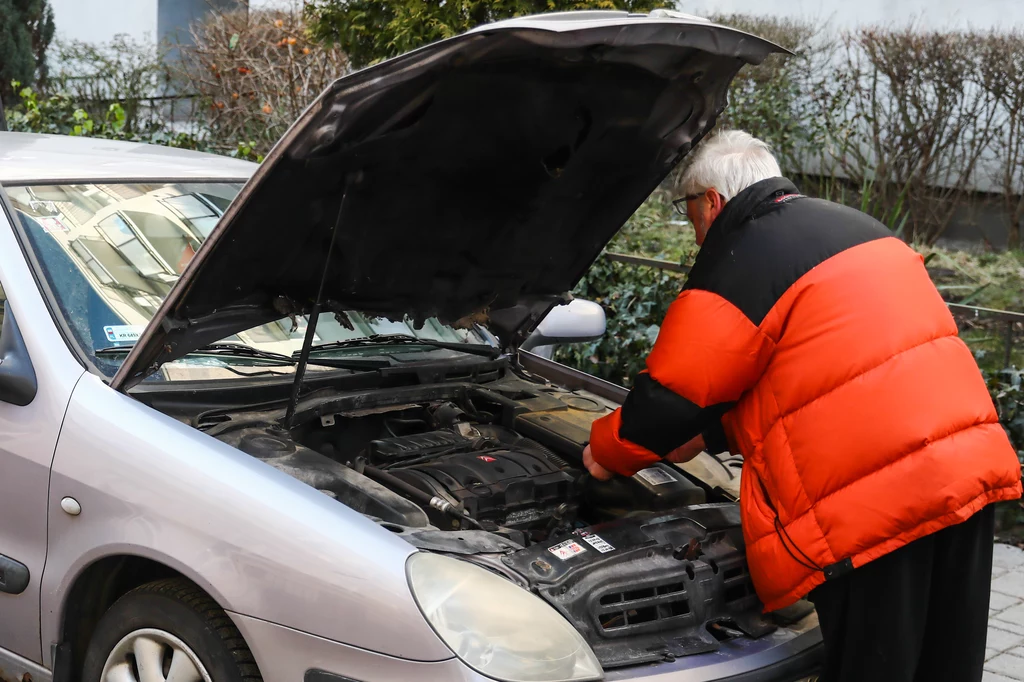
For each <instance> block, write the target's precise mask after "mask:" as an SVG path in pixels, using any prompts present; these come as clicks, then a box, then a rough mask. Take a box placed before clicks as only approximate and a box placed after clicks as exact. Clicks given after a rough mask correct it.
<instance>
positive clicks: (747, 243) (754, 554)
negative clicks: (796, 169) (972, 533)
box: [590, 178, 1021, 611]
mask: <svg viewBox="0 0 1024 682" xmlns="http://www.w3.org/2000/svg"><path fill="white" fill-rule="evenodd" d="M701 433H704V434H705V442H706V443H708V450H709V451H721V450H724V449H727V448H728V449H730V450H731V451H733V452H739V453H742V454H743V455H744V467H743V476H742V484H741V492H740V506H741V510H742V518H743V531H744V537H745V539H746V546H747V547H746V549H747V560H748V563H749V566H750V573H751V576H752V578H753V581H754V586H755V587H756V589H757V592H758V596H759V597H760V598H761V601H762V602H763V603H764V605H765V610H766V611H772V610H775V609H779V608H782V607H784V606H787V605H789V604H791V603H793V602H794V601H796V600H797V599H799V598H801V597H803V596H804V595H806V594H807V593H808V592H810V591H811V590H812V589H813V588H814V587H816V586H817V585H819V584H821V583H822V582H824V581H825V580H826V579H829V578H831V577H834V576H838V575H842V574H844V573H846V572H848V571H849V570H851V569H852V568H854V567H857V566H861V565H863V564H865V563H867V562H869V561H871V560H873V559H876V558H878V557H880V556H882V555H884V554H887V553H888V552H891V551H893V550H895V549H897V548H899V547H901V546H903V545H905V544H907V543H908V542H911V541H913V540H915V539H917V538H919V537H922V536H924V535H927V534H929V533H934V532H936V531H938V530H941V529H942V528H945V527H946V526H949V525H952V524H955V523H958V522H960V521H963V520H965V519H967V518H968V517H969V516H971V515H972V514H974V513H975V512H976V511H978V510H979V509H981V508H982V507H983V506H985V505H987V504H989V503H992V502H996V501H998V500H1008V499H1014V498H1017V497H1019V496H1020V494H1021V470H1020V465H1019V463H1018V460H1017V456H1016V454H1015V452H1014V450H1013V448H1012V447H1011V445H1010V443H1009V440H1008V439H1007V436H1006V433H1005V432H1004V431H1003V429H1002V427H1001V426H1000V425H999V423H998V419H997V416H996V412H995V409H994V406H993V403H992V400H991V398H990V397H989V394H988V391H987V390H986V387H985V384H984V381H983V380H982V377H981V373H980V372H979V371H978V367H977V365H976V364H975V361H974V357H973V356H972V355H971V352H970V351H969V350H968V348H967V346H966V345H964V343H963V342H962V341H961V340H960V339H959V338H958V336H957V327H956V323H955V322H954V320H953V318H952V316H951V315H950V313H949V310H948V309H947V308H946V306H945V304H944V303H943V301H942V298H941V297H940V296H939V294H938V292H937V291H936V290H935V287H934V286H933V285H932V282H931V280H930V279H929V277H928V274H927V272H926V271H925V268H924V264H923V262H922V259H921V257H920V256H919V255H918V254H916V253H915V252H914V251H912V250H911V249H910V248H909V247H907V246H906V245H905V244H904V243H903V242H901V241H900V240H898V239H896V238H895V237H893V236H892V234H891V233H889V232H888V231H887V230H886V229H885V228H884V227H883V226H882V225H881V224H880V223H878V222H876V221H875V220H873V219H871V218H869V217H868V216H866V215H864V214H862V213H860V212H858V211H854V210H853V209H850V208H846V207H843V206H839V205H837V204H833V203H830V202H826V201H821V200H818V199H810V198H806V197H802V196H800V195H798V194H797V193H796V188H795V187H794V186H793V185H792V184H791V183H790V182H789V181H787V180H785V179H783V178H774V179H771V180H764V181H762V182H759V183H757V184H755V185H753V186H752V187H749V188H747V189H746V190H745V191H743V192H741V193H740V194H739V195H738V196H736V197H735V198H733V199H732V200H731V201H729V202H728V203H727V204H726V205H725V208H724V209H723V211H722V213H721V215H720V216H719V217H718V218H717V220H716V221H715V223H714V225H712V227H711V229H710V230H709V233H708V237H707V240H706V241H705V243H704V246H703V247H702V248H701V251H700V254H699V256H698V257H697V260H696V262H695V263H694V267H693V269H692V271H691V273H690V276H689V278H688V280H687V283H686V287H685V289H684V290H683V292H682V293H681V294H680V295H679V297H678V298H677V299H676V300H675V301H674V302H673V303H672V305H671V307H670V308H669V311H668V314H667V315H666V317H665V321H664V323H663V325H662V327H661V332H660V334H659V335H658V340H657V343H655V345H654V348H653V350H652V351H651V354H650V356H648V358H647V370H646V371H645V372H643V373H642V374H640V376H638V377H637V379H636V382H635V384H634V387H633V389H632V390H631V391H630V392H629V396H628V397H627V398H626V400H625V402H624V403H623V406H622V407H621V408H620V409H619V410H616V411H615V412H613V413H612V414H610V415H608V416H607V417H604V418H603V419H601V420H598V421H597V422H595V423H594V426H593V430H592V432H591V444H590V445H591V450H592V453H593V456H594V459H595V460H596V461H597V462H598V463H599V464H601V465H603V466H604V467H605V468H607V469H610V470H612V471H615V472H618V473H620V474H623V475H632V474H633V473H635V472H636V471H638V470H639V469H642V468H643V467H645V466H648V465H649V464H651V463H652V462H654V461H657V460H659V459H660V458H662V457H663V456H665V455H666V454H668V453H669V452H671V451H672V450H674V449H675V448H677V447H678V446H680V445H682V444H684V443H686V442H687V441H689V440H690V439H692V438H693V437H695V436H696V435H698V434H701ZM716 434H717V437H716ZM722 436H725V440H724V441H723V438H722ZM716 442H718V443H720V445H719V447H717V448H716V447H714V444H715V443H716Z"/></svg>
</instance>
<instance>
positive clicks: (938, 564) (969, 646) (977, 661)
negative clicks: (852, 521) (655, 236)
mask: <svg viewBox="0 0 1024 682" xmlns="http://www.w3.org/2000/svg"><path fill="white" fill-rule="evenodd" d="M994 522H995V510H994V508H993V507H992V506H991V505H989V506H988V507H985V508H984V509H982V510H981V511H979V512H978V513H976V514H975V515H974V516H972V517H971V518H969V519H967V520H966V521H964V522H963V523H959V524H957V525H954V526H950V527H948V528H945V529H943V530H940V531H939V532H937V533H933V534H932V535H927V536H925V537H923V538H920V539H918V540H915V541H914V542H911V543H910V544H908V545H906V546H904V547H901V548H900V549H898V550H896V551H894V552H891V553H889V554H887V555H886V556H883V557H881V558H879V559H876V560H874V561H872V562H870V563H868V564H865V565H864V566H861V567H860V568H857V569H855V570H853V571H852V572H850V573H848V574H846V575H844V576H841V577H839V578H835V579H834V580H830V581H828V582H826V583H825V584H823V585H821V586H819V587H818V588H816V589H815V590H814V591H812V592H811V594H810V596H809V597H808V599H810V600H811V601H812V602H814V606H815V607H816V609H817V611H818V620H819V622H820V625H821V634H822V638H823V639H824V642H825V667H824V670H823V672H822V676H821V682H854V681H856V682H886V681H889V680H892V681H893V682H896V681H898V682H932V681H935V680H942V681H943V682H978V681H979V680H981V674H982V666H983V665H984V662H985V634H986V631H987V629H988V601H989V586H990V583H991V580H992V536H993V532H994V527H993V526H994Z"/></svg>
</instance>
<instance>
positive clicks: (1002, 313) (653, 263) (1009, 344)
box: [604, 252, 1024, 367]
mask: <svg viewBox="0 0 1024 682" xmlns="http://www.w3.org/2000/svg"><path fill="white" fill-rule="evenodd" d="M604 257H605V258H606V259H608V260H610V261H613V262H616V263H625V264H627V265H639V266H642V267H648V268H657V269H659V270H668V271H670V272H676V273H680V274H686V273H688V272H689V271H690V266H688V265H682V264H680V263H673V262H672V261H667V260H662V259H659V258H646V257H644V256H634V255H632V254H627V253H612V252H605V254H604ZM946 305H947V306H948V307H949V310H950V312H952V313H953V316H954V317H955V318H957V324H958V325H959V324H960V322H961V321H962V320H964V319H965V318H973V319H981V318H985V319H987V320H992V321H994V322H1002V323H1005V327H1004V332H1003V333H1004V334H1005V337H1004V339H1003V342H1004V353H1003V365H1004V366H1005V367H1009V366H1010V361H1011V359H1012V357H1013V347H1014V343H1015V341H1016V337H1017V334H1016V326H1017V325H1020V326H1021V327H1022V328H1024V313H1018V312H1014V311H1012V310H997V309H995V308H982V307H979V306H973V305H962V304H960V303H947V304H946Z"/></svg>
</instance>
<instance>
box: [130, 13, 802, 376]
mask: <svg viewBox="0 0 1024 682" xmlns="http://www.w3.org/2000/svg"><path fill="white" fill-rule="evenodd" d="M782 51H783V50H782V48H780V47H778V46H776V45H773V44H772V43H769V42H767V41H765V40H762V39H760V38H757V37H754V36H751V35H749V34H747V33H743V32H741V31H737V30H734V29H731V28H727V27H723V26H719V25H715V24H712V23H710V22H708V21H706V20H703V19H699V18H697V17H689V16H687V15H680V14H678V13H672V12H652V13H651V14H650V15H629V14H626V13H621V12H570V13H560V14H549V15H540V16H536V17H527V18H522V19H513V20H509V21H505V22H500V23H497V24H491V25H488V26H484V27H480V28H478V29H475V30H473V31H471V32H469V33H466V34H463V35H461V36H458V37H455V38H452V39H449V40H445V41H442V42H439V43H434V44H432V45H428V46H426V47H423V48H420V49H418V50H415V51H413V52H410V53H407V54H405V55H402V56H400V57H397V58H394V59H391V60H388V61H385V62H382V63H380V64H377V65H375V66H372V67H369V68H367V69H364V70H362V71H359V72H356V73H353V74H351V75H349V76H347V77H345V78H342V79H340V80H338V81H336V82H335V83H333V84H332V85H331V86H330V87H328V88H327V89H326V90H325V91H324V92H323V93H322V94H321V95H320V96H319V97H318V98H317V99H316V101H315V102H313V103H312V104H311V105H310V106H309V108H308V109H307V110H306V111H305V112H304V113H303V114H302V115H301V116H300V117H299V119H298V120H297V121H296V122H295V123H294V124H293V125H292V127H291V128H290V129H289V130H288V132H287V133H286V134H285V135H284V137H283V138H282V139H281V140H280V141H279V142H278V143H277V145H275V147H274V148H273V150H272V151H271V152H270V153H269V154H268V155H267V158H266V159H265V160H264V162H263V163H262V165H261V166H260V168H259V169H258V170H257V172H256V173H255V174H254V175H253V177H252V178H251V179H250V180H249V182H248V183H247V184H246V186H245V187H244V188H243V189H242V192H241V193H240V194H239V195H238V197H237V198H236V199H235V201H234V202H233V203H232V204H231V206H230V207H229V208H228V210H227V212H226V213H225V215H224V217H223V218H222V219H221V221H220V224H219V225H218V226H217V228H216V229H215V230H214V231H213V233H212V234H211V235H210V236H209V238H208V239H207V241H206V243H205V244H204V246H203V248H201V249H199V251H198V253H197V254H196V256H195V257H194V258H193V259H192V261H191V262H190V263H189V265H188V267H187V268H186V270H185V272H184V273H183V274H182V277H181V279H180V280H179V281H178V283H177V284H176V285H175V286H174V288H173V290H172V291H171V293H170V295H169V296H168V297H167V298H166V300H165V301H164V303H163V305H161V307H160V309H159V310H158V312H157V314H156V316H155V317H154V318H153V320H152V322H151V323H150V325H149V326H148V327H147V329H146V331H145V332H144V333H143V334H142V335H141V337H140V339H139V341H138V343H136V345H135V348H134V349H133V351H132V352H131V354H130V355H129V356H128V357H127V358H126V360H125V362H124V364H123V365H122V367H121V369H120V371H119V372H118V373H117V375H116V376H115V377H114V380H113V382H112V383H113V385H114V386H115V387H116V388H120V389H127V388H129V387H130V386H132V385H134V384H135V383H138V382H139V381H141V380H142V379H143V378H144V377H145V376H146V375H147V374H149V373H151V372H153V371H155V370H156V369H157V368H158V367H159V366H160V364H162V363H164V362H168V361H171V360H174V359H176V358H179V357H182V356H183V355H185V354H187V353H188V352H190V351H192V350H194V349H196V348H198V347H200V346H202V345H205V344H207V343H211V342H213V341H217V340H219V339H222V338H224V337H226V336H228V335H231V334H233V333H236V332H238V331H241V330H244V329H247V328H250V327H253V326H256V325H259V324H264V323H266V322H269V321H271V320H274V319H280V318H282V317H284V316H287V315H298V314H302V313H305V312H308V311H309V310H310V309H311V308H312V306H313V304H314V302H315V301H316V300H317V297H318V293H319V292H320V291H321V283H322V285H323V286H322V301H323V309H324V311H325V312H327V313H330V311H336V312H340V311H344V310H359V311H361V312H364V313H368V314H371V315H380V316H383V317H389V318H393V319H394V318H402V317H403V316H410V317H412V318H414V319H425V318H429V317H432V316H436V317H437V318H439V319H440V320H441V321H442V322H446V323H462V324H465V323H468V322H473V321H482V320H486V321H487V322H488V323H489V325H490V326H491V328H492V329H493V330H495V331H496V332H497V333H498V335H499V337H501V339H502V341H503V343H506V344H508V345H510V346H512V345H515V344H516V343H518V342H519V341H521V340H522V339H523V338H525V334H526V333H528V330H529V329H530V328H531V327H532V326H534V325H535V324H536V323H537V321H539V319H540V318H541V317H542V316H543V315H544V314H545V313H546V311H547V310H548V309H550V307H551V306H552V305H554V304H556V303H557V302H558V301H560V300H565V298H566V297H567V292H568V291H570V290H571V289H572V288H573V286H574V285H575V284H576V282H577V281H578V280H579V279H580V278H581V277H582V276H583V274H584V273H585V272H586V270H587V268H588V267H589V266H590V265H591V263H592V262H593V261H594V259H595V258H597V257H598V255H599V254H600V252H601V249H602V248H603V246H604V245H605V244H606V243H607V242H608V240H609V239H611V237H612V236H613V235H614V234H615V232H616V231H617V230H618V229H619V228H620V227H621V226H622V225H623V223H624V222H625V221H626V220H627V219H628V218H629V216H630V215H631V214H632V213H633V211H635V210H636V208H637V207H638V206H639V205H640V204H641V203H642V202H643V201H644V199H645V198H646V197H647V196H648V195H649V194H650V193H651V192H652V191H653V190H654V189H655V188H656V187H657V186H658V184H659V183H660V182H661V181H662V180H663V179H664V178H665V176H666V175H667V174H668V173H669V172H670V171H671V170H672V168H673V167H674V166H675V165H676V164H677V163H678V162H679V161H680V159H682V158H683V156H685V154H686V153H687V152H688V151H689V150H690V149H691V147H692V146H693V145H694V144H695V143H696V142H697V141H698V140H699V139H700V138H701V137H702V136H703V135H704V134H705V133H706V132H707V131H708V130H709V129H710V128H711V127H712V126H713V125H714V122H715V119H716V117H717V116H718V114H719V113H720V112H721V111H722V109H723V108H724V107H725V104H726V90H727V87H728V85H729V83H730V82H731V80H732V78H733V77H734V76H735V74H736V72H737V71H738V70H739V69H740V67H741V66H743V65H744V64H746V63H759V62H761V61H762V60H763V59H764V58H765V57H766V56H767V55H768V54H770V53H772V52H782ZM332 239H333V240H334V244H333V248H332V246H331V242H332ZM328 253H330V257H329V258H328ZM325 272H326V275H325Z"/></svg>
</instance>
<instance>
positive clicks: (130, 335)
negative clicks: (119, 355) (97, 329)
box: [103, 324, 145, 343]
mask: <svg viewBox="0 0 1024 682" xmlns="http://www.w3.org/2000/svg"><path fill="white" fill-rule="evenodd" d="M144 329H145V327H143V326H141V325H137V324H131V325H129V324H119V325H107V326H106V327H104V328H103V333H104V334H106V335H107V341H110V342H111V343H118V342H119V341H128V342H130V343H135V342H136V341H138V340H139V336H141V335H142V331H143V330H144Z"/></svg>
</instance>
